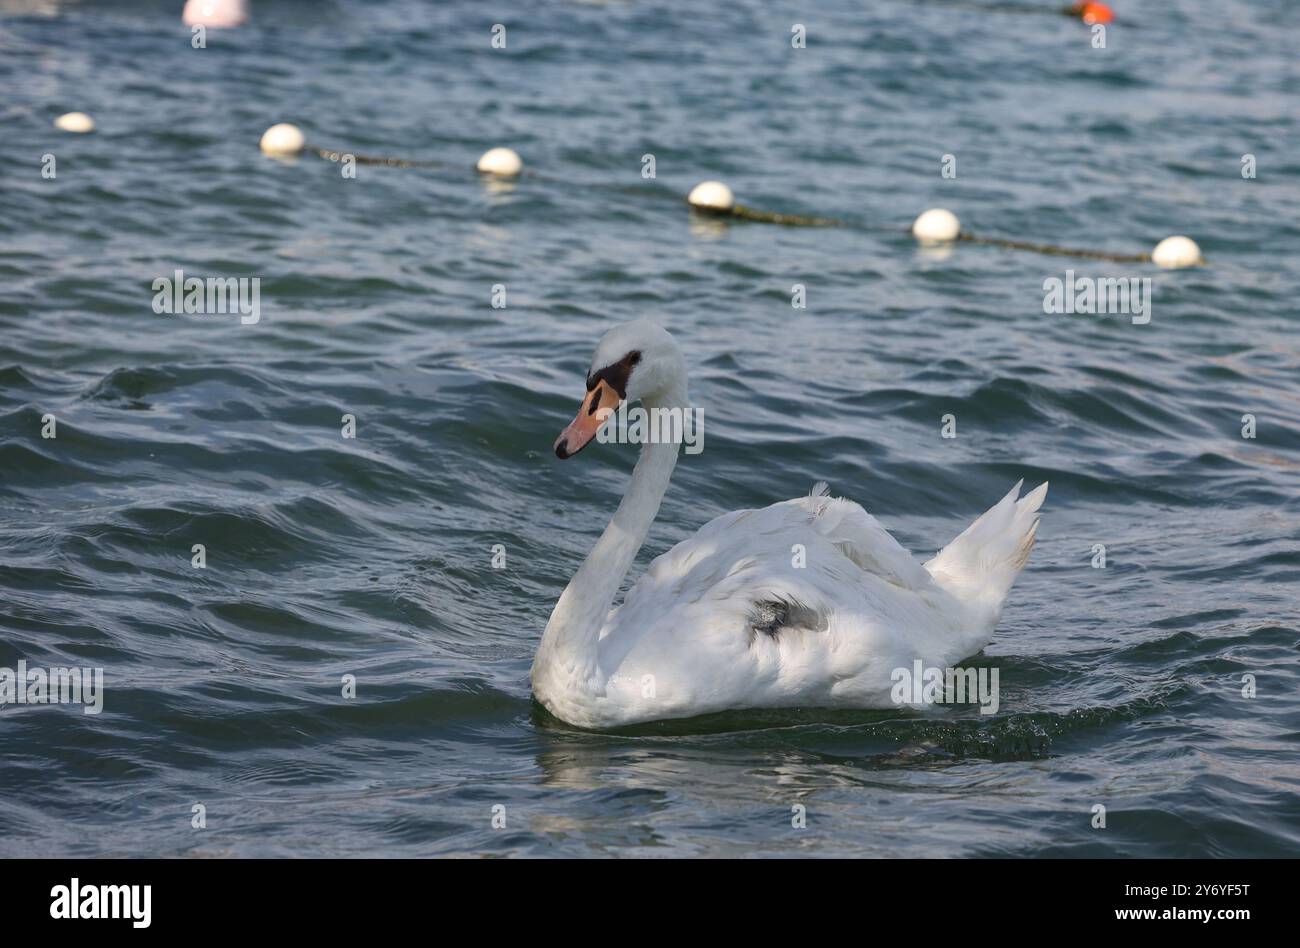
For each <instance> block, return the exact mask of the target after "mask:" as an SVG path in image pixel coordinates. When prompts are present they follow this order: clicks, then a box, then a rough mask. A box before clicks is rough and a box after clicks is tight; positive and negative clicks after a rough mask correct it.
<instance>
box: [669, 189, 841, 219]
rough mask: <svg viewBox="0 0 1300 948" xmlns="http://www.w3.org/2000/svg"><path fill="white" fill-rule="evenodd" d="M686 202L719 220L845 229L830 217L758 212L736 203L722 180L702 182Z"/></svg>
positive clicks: (687, 197) (734, 197)
mask: <svg viewBox="0 0 1300 948" xmlns="http://www.w3.org/2000/svg"><path fill="white" fill-rule="evenodd" d="M686 203H687V204H689V205H690V206H691V207H693V208H695V210H697V211H703V212H704V213H705V214H713V215H716V216H718V217H739V218H740V219H741V220H746V221H757V222H759V223H761V224H780V225H782V226H783V227H847V226H848V225H847V224H845V223H844V221H838V220H835V219H833V218H830V217H809V216H807V215H803V214H778V213H776V212H775V211H760V210H758V209H757V208H753V207H745V206H744V205H741V204H737V203H736V196H735V195H734V194H732V193H731V188H729V187H727V186H726V185H725V184H723V183H722V182H721V181H704V182H701V183H700V184H697V185H696V186H695V187H694V188H692V189H691V193H690V194H688V195H687V196H686Z"/></svg>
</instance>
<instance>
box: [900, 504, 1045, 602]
mask: <svg viewBox="0 0 1300 948" xmlns="http://www.w3.org/2000/svg"><path fill="white" fill-rule="evenodd" d="M1023 483H1024V481H1023V480H1022V481H1019V482H1017V484H1016V486H1015V487H1013V488H1011V490H1010V492H1009V493H1008V494H1007V495H1006V496H1005V497H1003V498H1002V499H1001V500H1000V501H998V502H997V503H996V504H994V505H993V506H992V507H990V508H989V509H988V510H987V511H985V512H984V513H983V514H982V515H981V516H980V517H979V519H978V520H976V521H975V522H974V523H972V524H971V525H970V526H969V527H967V528H966V529H965V530H963V531H962V533H961V534H960V535H959V536H958V537H957V538H956V539H955V540H953V541H952V542H951V543H949V544H948V545H947V546H945V547H944V548H943V549H942V550H940V551H939V552H938V554H936V555H935V557H934V559H932V560H930V562H928V563H926V564H925V568H926V569H927V570H929V572H930V575H931V576H933V577H934V580H935V582H936V583H938V584H939V585H940V586H943V587H944V588H945V589H947V590H948V591H949V592H951V593H952V594H953V595H954V596H956V597H957V598H958V599H961V600H962V601H964V602H969V603H970V604H971V605H974V606H978V607H982V608H983V609H990V610H992V612H993V614H994V615H996V614H997V613H998V612H999V611H1001V609H1002V603H1003V601H1004V600H1005V599H1006V598H1007V593H1008V592H1010V591H1011V584H1012V583H1014V582H1015V581H1016V576H1017V575H1019V573H1020V570H1021V569H1023V568H1024V565H1025V562H1026V561H1027V560H1028V559H1029V551H1030V550H1032V549H1033V548H1034V539H1035V537H1036V536H1037V535H1038V509H1039V508H1040V507H1042V506H1043V500H1044V499H1045V498H1046V497H1047V483H1046V482H1043V483H1042V484H1040V485H1038V487H1036V488H1034V489H1033V490H1031V491H1030V492H1029V493H1027V494H1025V496H1024V497H1019V498H1018V495H1019V493H1020V486H1021V484H1023Z"/></svg>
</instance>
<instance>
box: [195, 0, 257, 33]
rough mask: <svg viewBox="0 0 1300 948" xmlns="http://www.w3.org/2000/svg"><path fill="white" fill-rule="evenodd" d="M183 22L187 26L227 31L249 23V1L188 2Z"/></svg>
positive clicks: (205, 0) (196, 0)
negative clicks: (208, 27) (226, 29)
mask: <svg viewBox="0 0 1300 948" xmlns="http://www.w3.org/2000/svg"><path fill="white" fill-rule="evenodd" d="M181 20H182V21H184V23H185V25H186V26H210V27H213V28H216V29H225V28H229V27H232V26H243V25H244V24H245V23H246V22H248V3H247V0H186V2H185V10H184V12H182V13H181Z"/></svg>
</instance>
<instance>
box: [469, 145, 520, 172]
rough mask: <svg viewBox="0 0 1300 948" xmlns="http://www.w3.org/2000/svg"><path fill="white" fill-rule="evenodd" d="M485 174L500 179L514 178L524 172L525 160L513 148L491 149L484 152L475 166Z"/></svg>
mask: <svg viewBox="0 0 1300 948" xmlns="http://www.w3.org/2000/svg"><path fill="white" fill-rule="evenodd" d="M474 167H476V168H477V169H478V170H479V171H481V172H482V173H483V174H494V175H496V176H497V177H498V178H514V177H517V176H518V175H519V172H521V171H523V170H524V160H523V159H522V158H520V157H519V153H518V152H517V151H515V150H514V149H513V148H489V149H488V150H487V151H485V152H483V157H481V158H479V160H478V164H477V165H475V166H474Z"/></svg>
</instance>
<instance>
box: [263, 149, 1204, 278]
mask: <svg viewBox="0 0 1300 948" xmlns="http://www.w3.org/2000/svg"><path fill="white" fill-rule="evenodd" d="M260 147H261V149H262V151H263V152H265V153H266V154H268V155H272V156H279V157H286V156H292V155H298V154H301V153H302V152H304V151H311V152H313V153H314V154H316V155H318V156H319V157H321V158H324V159H325V160H327V161H333V162H338V161H341V160H343V159H344V158H345V157H349V156H350V157H351V158H352V159H354V160H355V161H356V162H358V163H359V164H369V165H382V166H385V167H390V168H452V167H455V166H453V165H449V164H446V163H444V162H435V161H410V160H407V159H405V158H381V157H375V156H372V155H356V154H353V153H352V152H343V151H337V150H333V149H328V148H319V147H315V146H309V145H307V140H306V138H305V137H304V136H303V133H302V130H301V129H299V128H298V127H297V126H295V125H288V124H280V125H273V126H271V127H270V128H268V129H267V130H266V132H265V133H264V134H263V135H262V140H261V142H260ZM475 169H476V170H477V171H479V172H480V173H481V174H484V175H490V176H492V177H494V178H505V179H509V178H517V177H519V176H520V175H521V174H522V173H523V171H524V163H523V159H521V158H520V157H519V155H518V153H517V152H515V151H514V150H512V149H510V148H492V149H489V150H488V151H486V152H484V153H483V156H482V157H480V158H479V160H478V163H477V164H476V165H475ZM530 174H531V175H532V176H535V177H541V176H540V175H537V174H536V172H530ZM686 202H687V203H688V204H689V205H690V206H691V208H692V209H693V210H695V211H698V212H701V213H704V214H708V215H710V216H714V217H722V218H736V219H738V220H743V221H753V222H756V223H762V224H777V225H780V226H784V227H843V228H850V229H854V230H882V229H883V230H891V231H892V230H894V228H875V227H869V226H867V225H863V224H854V223H851V222H848V221H843V220H838V219H836V218H832V217H817V216H813V215H806V214H784V213H780V212H777V211H764V210H759V209H757V208H752V207H746V206H744V205H741V204H737V203H736V196H735V194H734V193H732V190H731V188H729V187H727V185H725V184H723V183H722V182H721V181H704V182H701V183H700V184H697V185H696V186H695V187H694V188H692V189H691V192H690V194H689V195H687V197H686ZM911 233H912V236H913V237H915V238H916V239H917V240H918V241H919V242H920V243H921V244H922V245H924V246H930V247H934V246H943V245H950V244H953V243H957V242H959V241H960V242H963V243H971V244H982V245H984V246H988V247H1001V248H1004V249H1007V250H1024V251H1028V252H1030V253H1039V254H1047V255H1050V256H1058V257H1079V258H1082V259H1087V260H1106V261H1110V262H1113V263H1147V262H1151V263H1154V264H1155V265H1156V266H1158V267H1163V268H1165V269H1171V270H1176V269H1182V268H1184V267H1194V266H1199V265H1201V264H1204V263H1205V260H1204V258H1203V257H1202V256H1201V248H1200V247H1199V246H1197V244H1196V242H1195V241H1194V240H1192V239H1191V238H1189V237H1183V236H1173V237H1166V238H1165V239H1164V240H1162V241H1160V243H1158V244H1156V246H1155V248H1154V249H1153V250H1152V251H1151V252H1150V253H1129V254H1123V253H1111V252H1108V251H1101V250H1084V249H1080V248H1075V247H1062V246H1058V245H1056V244H1040V243H1033V242H1031V241H1026V240H1012V239H1010V238H1005V237H987V236H984V235H983V234H973V233H971V232H969V231H964V230H962V227H961V222H960V221H959V220H958V219H957V215H956V214H954V213H952V211H949V210H947V209H945V208H931V209H930V210H928V211H925V212H924V213H923V214H921V215H920V216H919V217H917V219H916V220H915V221H914V222H913V223H912V228H911Z"/></svg>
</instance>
